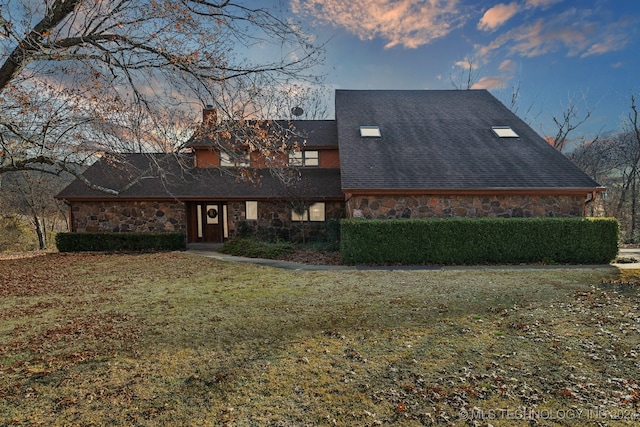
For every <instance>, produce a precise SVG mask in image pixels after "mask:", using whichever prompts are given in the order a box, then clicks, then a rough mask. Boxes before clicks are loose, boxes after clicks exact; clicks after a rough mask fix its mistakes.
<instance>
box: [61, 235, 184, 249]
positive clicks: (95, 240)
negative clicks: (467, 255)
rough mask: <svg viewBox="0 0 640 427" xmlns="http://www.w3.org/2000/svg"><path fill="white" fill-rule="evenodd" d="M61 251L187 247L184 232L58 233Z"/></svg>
mask: <svg viewBox="0 0 640 427" xmlns="http://www.w3.org/2000/svg"><path fill="white" fill-rule="evenodd" d="M56 246H57V247H58V251H60V252H93V251H95V252H117V251H125V252H139V251H140V252H144V251H175V250H184V249H186V240H185V235H184V234H183V233H58V234H57V235H56Z"/></svg>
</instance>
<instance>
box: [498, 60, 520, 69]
mask: <svg viewBox="0 0 640 427" xmlns="http://www.w3.org/2000/svg"><path fill="white" fill-rule="evenodd" d="M515 69H516V62H515V61H512V60H511V59H506V60H504V61H502V62H501V63H500V66H499V67H498V70H500V71H507V72H511V71H514V70H515Z"/></svg>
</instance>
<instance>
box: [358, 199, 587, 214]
mask: <svg viewBox="0 0 640 427" xmlns="http://www.w3.org/2000/svg"><path fill="white" fill-rule="evenodd" d="M584 202H585V198H584V197H582V196H447V195H437V196H436V195H433V196H429V195H417V196H354V197H352V198H351V199H350V200H349V201H348V202H347V206H348V207H349V209H348V210H349V211H350V212H352V216H353V217H354V218H379V219H384V218H448V217H468V218H481V217H497V218H531V217H553V216H556V217H574V216H583V215H584V212H583V210H584Z"/></svg>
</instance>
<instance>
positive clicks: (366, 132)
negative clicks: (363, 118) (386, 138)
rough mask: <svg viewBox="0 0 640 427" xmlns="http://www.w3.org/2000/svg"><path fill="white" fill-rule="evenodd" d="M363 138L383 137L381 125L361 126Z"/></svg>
mask: <svg viewBox="0 0 640 427" xmlns="http://www.w3.org/2000/svg"><path fill="white" fill-rule="evenodd" d="M360 137H361V138H381V137H382V134H381V133H380V127H378V126H360Z"/></svg>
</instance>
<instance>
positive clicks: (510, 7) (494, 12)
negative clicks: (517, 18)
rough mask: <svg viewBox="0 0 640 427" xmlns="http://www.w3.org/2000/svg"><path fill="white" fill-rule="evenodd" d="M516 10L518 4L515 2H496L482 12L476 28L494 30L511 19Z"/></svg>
mask: <svg viewBox="0 0 640 427" xmlns="http://www.w3.org/2000/svg"><path fill="white" fill-rule="evenodd" d="M517 12H518V4H517V3H516V2H513V3H511V4H502V3H501V4H497V5H495V6H493V7H492V8H491V9H489V10H487V11H486V12H485V13H484V15H483V16H482V18H481V19H480V22H478V29H479V30H484V31H492V30H495V29H496V28H498V27H499V26H501V25H502V24H504V23H505V22H507V21H508V20H509V19H511V17H512V16H513V15H515V14H516V13H517Z"/></svg>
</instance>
